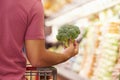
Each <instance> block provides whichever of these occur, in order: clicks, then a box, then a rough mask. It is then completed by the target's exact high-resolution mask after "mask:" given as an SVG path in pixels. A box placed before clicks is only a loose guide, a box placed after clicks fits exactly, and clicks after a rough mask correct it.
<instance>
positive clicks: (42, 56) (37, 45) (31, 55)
mask: <svg viewBox="0 0 120 80" xmlns="http://www.w3.org/2000/svg"><path fill="white" fill-rule="evenodd" d="M69 44H70V45H69V47H68V48H65V49H64V51H63V52H61V53H56V52H51V51H48V50H47V49H46V48H45V40H26V41H25V47H26V54H27V58H28V60H29V61H30V63H31V65H32V66H34V67H48V66H53V65H56V64H59V63H62V62H65V61H66V60H68V59H70V58H71V57H73V56H75V55H76V54H77V53H78V43H77V42H75V43H74V44H75V46H74V45H73V43H72V41H70V42H69Z"/></svg>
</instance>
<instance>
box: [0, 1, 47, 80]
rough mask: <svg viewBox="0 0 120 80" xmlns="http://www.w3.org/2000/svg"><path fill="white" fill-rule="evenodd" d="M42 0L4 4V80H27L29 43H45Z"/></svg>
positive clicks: (0, 55) (0, 15)
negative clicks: (26, 45)
mask: <svg viewBox="0 0 120 80" xmlns="http://www.w3.org/2000/svg"><path fill="white" fill-rule="evenodd" d="M44 37H45V36H44V13H43V7H42V3H41V1H40V0H0V80H25V77H24V74H25V71H26V59H25V57H24V53H23V51H22V48H23V46H24V42H25V40H33V39H44Z"/></svg>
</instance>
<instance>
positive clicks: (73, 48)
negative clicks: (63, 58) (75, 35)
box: [64, 41, 79, 58]
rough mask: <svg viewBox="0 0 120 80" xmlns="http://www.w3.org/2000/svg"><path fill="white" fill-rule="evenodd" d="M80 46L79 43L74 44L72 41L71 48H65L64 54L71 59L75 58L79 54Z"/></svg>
mask: <svg viewBox="0 0 120 80" xmlns="http://www.w3.org/2000/svg"><path fill="white" fill-rule="evenodd" d="M78 50H79V46H78V43H77V42H76V41H75V42H74V43H73V42H72V41H70V42H69V47H68V48H65V50H64V54H66V55H67V56H68V57H69V58H71V57H73V56H75V55H76V54H78Z"/></svg>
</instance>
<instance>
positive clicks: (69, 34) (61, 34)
mask: <svg viewBox="0 0 120 80" xmlns="http://www.w3.org/2000/svg"><path fill="white" fill-rule="evenodd" d="M79 34H80V30H79V28H78V27H77V26H75V25H69V24H65V25H63V26H61V27H60V28H59V30H58V34H57V36H56V38H57V40H58V41H59V42H62V43H63V45H64V46H65V47H68V46H69V40H72V41H73V42H74V41H75V39H76V38H77V37H78V35H79Z"/></svg>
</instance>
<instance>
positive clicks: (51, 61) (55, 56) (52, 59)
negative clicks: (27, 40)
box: [36, 50, 70, 67]
mask: <svg viewBox="0 0 120 80" xmlns="http://www.w3.org/2000/svg"><path fill="white" fill-rule="evenodd" d="M69 58H70V56H69V55H67V53H65V52H64V53H55V52H52V51H49V50H45V53H43V56H42V57H41V55H39V58H38V59H39V60H38V64H37V65H36V66H38V67H47V66H52V65H56V64H59V63H62V62H65V61H66V60H68V59H69Z"/></svg>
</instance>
